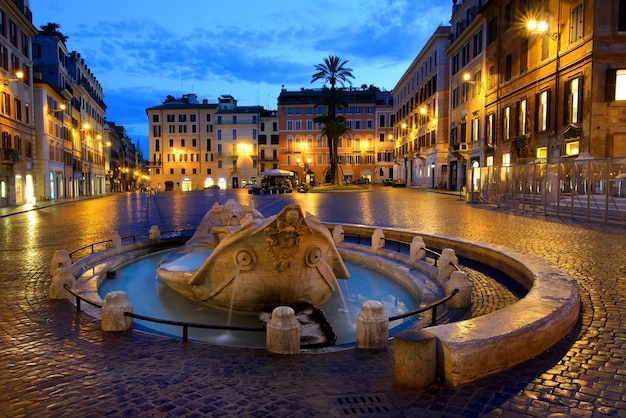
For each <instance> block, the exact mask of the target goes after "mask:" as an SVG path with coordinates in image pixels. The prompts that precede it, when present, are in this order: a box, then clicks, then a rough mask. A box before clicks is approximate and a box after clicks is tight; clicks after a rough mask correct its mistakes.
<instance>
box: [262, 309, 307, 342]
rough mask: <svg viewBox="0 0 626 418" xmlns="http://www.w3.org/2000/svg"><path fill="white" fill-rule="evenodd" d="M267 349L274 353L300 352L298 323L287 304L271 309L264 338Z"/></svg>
mask: <svg viewBox="0 0 626 418" xmlns="http://www.w3.org/2000/svg"><path fill="white" fill-rule="evenodd" d="M265 345H266V346H267V351H269V352H270V353H274V354H298V353H300V323H299V322H298V320H297V319H296V313H295V312H294V310H293V309H292V308H291V307H289V306H278V307H276V308H274V310H273V311H272V318H271V319H270V322H269V323H268V324H267V334H266V338H265Z"/></svg>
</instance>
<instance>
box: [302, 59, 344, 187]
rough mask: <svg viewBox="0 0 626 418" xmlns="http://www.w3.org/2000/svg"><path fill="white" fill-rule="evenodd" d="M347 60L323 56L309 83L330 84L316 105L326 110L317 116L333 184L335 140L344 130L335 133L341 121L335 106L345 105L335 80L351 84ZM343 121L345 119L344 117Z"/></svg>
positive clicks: (335, 165) (335, 166)
mask: <svg viewBox="0 0 626 418" xmlns="http://www.w3.org/2000/svg"><path fill="white" fill-rule="evenodd" d="M347 63H348V61H344V60H342V59H341V58H339V57H337V56H334V55H330V56H329V57H328V58H324V62H323V63H322V64H317V65H316V66H315V70H316V71H317V72H316V73H315V74H313V76H312V78H311V83H314V82H316V81H318V80H324V85H326V83H328V84H330V89H325V90H324V91H323V93H322V96H321V100H320V103H319V104H318V106H325V107H326V108H327V109H328V111H327V115H326V116H327V117H326V118H324V117H318V118H316V119H319V121H318V123H322V124H323V125H324V130H323V132H324V131H325V135H326V136H327V138H328V152H329V155H330V177H331V181H332V183H333V184H338V183H339V181H338V180H339V179H338V172H337V142H338V139H339V138H340V137H341V135H343V133H345V131H344V132H342V133H341V134H339V135H337V132H338V130H337V129H335V128H336V127H338V126H340V125H341V123H342V122H340V121H338V120H336V119H337V118H336V114H337V107H338V106H342V107H345V106H347V103H345V100H344V99H343V95H342V93H343V91H342V90H337V89H336V88H335V86H336V84H337V82H339V83H340V84H341V85H342V86H343V85H344V83H346V82H347V83H348V84H352V83H351V81H350V80H349V79H350V78H354V76H353V75H352V68H348V67H346V64H347ZM342 119H343V118H342ZM344 123H345V119H344ZM345 128H346V129H347V124H345Z"/></svg>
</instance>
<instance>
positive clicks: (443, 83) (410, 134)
mask: <svg viewBox="0 0 626 418" xmlns="http://www.w3.org/2000/svg"><path fill="white" fill-rule="evenodd" d="M449 43H450V27H449V26H440V27H439V28H438V29H437V30H436V31H435V33H434V34H433V35H432V36H431V37H430V39H429V40H428V42H427V43H426V45H425V46H424V48H423V49H422V50H421V51H420V53H419V54H418V55H417V57H416V58H415V59H414V60H413V62H412V63H411V65H410V67H409V68H408V69H407V70H406V71H405V73H404V74H403V76H402V77H401V78H400V80H399V81H398V83H397V84H396V86H395V87H394V89H393V95H394V101H395V126H394V138H393V140H394V142H393V148H394V170H395V174H396V178H400V179H403V180H405V181H406V184H407V185H412V186H419V187H429V188H446V187H447V186H448V164H449V163H448V112H449V109H448V96H449V94H448V85H449V83H448V80H449V76H448V74H449V72H448V68H449V66H448V59H447V56H446V48H447V47H448V45H449ZM452 186H453V187H454V183H453V184H452Z"/></svg>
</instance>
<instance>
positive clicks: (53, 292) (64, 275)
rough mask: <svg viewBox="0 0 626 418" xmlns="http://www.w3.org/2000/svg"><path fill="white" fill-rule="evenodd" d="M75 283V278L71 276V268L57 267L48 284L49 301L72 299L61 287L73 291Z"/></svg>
mask: <svg viewBox="0 0 626 418" xmlns="http://www.w3.org/2000/svg"><path fill="white" fill-rule="evenodd" d="M75 283H76V278H75V277H74V275H73V274H72V267H70V266H68V267H65V266H62V267H59V268H58V269H57V271H56V273H54V276H52V282H51V283H50V299H72V298H73V296H72V294H71V293H69V292H68V291H67V290H65V288H64V287H63V285H67V287H69V288H70V289H73V288H74V284H75Z"/></svg>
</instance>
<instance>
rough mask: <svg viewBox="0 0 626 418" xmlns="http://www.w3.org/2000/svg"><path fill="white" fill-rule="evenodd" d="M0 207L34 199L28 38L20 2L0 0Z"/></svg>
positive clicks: (28, 23)
mask: <svg viewBox="0 0 626 418" xmlns="http://www.w3.org/2000/svg"><path fill="white" fill-rule="evenodd" d="M0 19H1V20H2V22H1V23H2V25H0V48H1V50H2V54H0V90H2V100H1V101H0V136H1V140H0V141H1V142H0V207H2V206H13V205H20V204H23V203H32V202H34V201H35V198H36V197H35V187H34V184H35V179H34V175H35V174H34V172H35V147H36V145H35V130H34V128H35V125H34V121H33V113H32V112H33V110H32V106H33V90H32V59H31V42H30V40H31V38H32V37H33V36H34V35H35V34H36V33H37V30H36V29H35V27H34V26H33V23H32V14H31V11H30V10H29V9H28V7H27V5H25V4H24V3H23V2H15V1H7V0H1V1H0Z"/></svg>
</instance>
